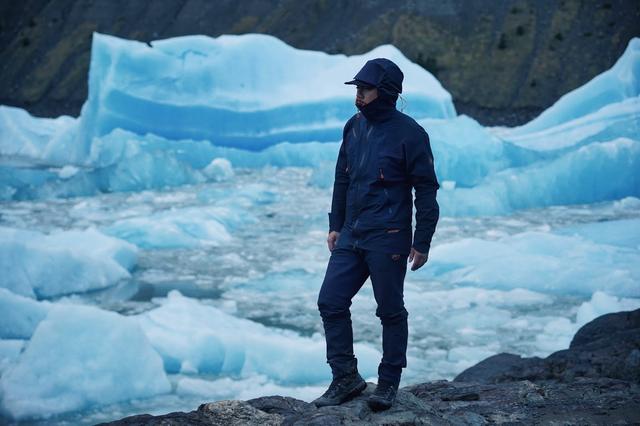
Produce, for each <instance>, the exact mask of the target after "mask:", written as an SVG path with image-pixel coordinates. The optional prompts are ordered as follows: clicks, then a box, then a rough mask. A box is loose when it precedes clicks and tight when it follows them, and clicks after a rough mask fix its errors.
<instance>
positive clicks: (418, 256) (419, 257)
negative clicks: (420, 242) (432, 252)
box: [409, 247, 427, 271]
mask: <svg viewBox="0 0 640 426" xmlns="http://www.w3.org/2000/svg"><path fill="white" fill-rule="evenodd" d="M411 262H413V264H412V265H411V270H412V271H415V270H416V269H420V268H421V267H422V265H424V264H425V263H427V255H426V254H422V253H420V252H419V251H418V250H416V249H414V248H413V247H411V253H409V263H411Z"/></svg>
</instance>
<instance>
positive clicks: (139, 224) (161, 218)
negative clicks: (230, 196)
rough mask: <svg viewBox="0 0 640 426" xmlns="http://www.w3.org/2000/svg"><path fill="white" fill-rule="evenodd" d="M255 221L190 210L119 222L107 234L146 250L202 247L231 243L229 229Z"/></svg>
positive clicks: (230, 212)
mask: <svg viewBox="0 0 640 426" xmlns="http://www.w3.org/2000/svg"><path fill="white" fill-rule="evenodd" d="M254 220H255V219H254V218H253V217H252V216H251V215H249V214H248V213H246V212H243V214H241V215H240V214H238V212H237V211H236V210H235V209H231V208H225V207H199V208H195V207H189V208H183V209H173V210H167V211H162V212H159V213H154V214H153V215H151V216H144V217H133V218H129V219H122V220H118V221H116V222H114V223H113V224H112V225H110V226H108V227H107V228H105V230H104V231H105V232H106V233H107V234H109V235H113V236H116V237H118V238H122V239H124V240H127V241H129V242H131V243H133V244H135V245H137V246H138V247H142V248H179V247H198V246H201V245H220V244H224V243H226V242H229V241H230V240H231V234H229V232H228V231H227V227H237V226H239V225H240V224H243V223H247V222H252V221H254Z"/></svg>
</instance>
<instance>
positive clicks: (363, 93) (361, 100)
mask: <svg viewBox="0 0 640 426" xmlns="http://www.w3.org/2000/svg"><path fill="white" fill-rule="evenodd" d="M377 97H378V89H376V88H375V87H370V86H356V105H357V106H358V107H363V106H365V105H366V104H368V103H369V102H371V101H373V100H374V99H375V98H377Z"/></svg>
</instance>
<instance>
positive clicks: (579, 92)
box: [511, 37, 640, 135]
mask: <svg viewBox="0 0 640 426" xmlns="http://www.w3.org/2000/svg"><path fill="white" fill-rule="evenodd" d="M639 95H640V38H637V37H636V38H633V39H631V40H630V41H629V44H628V45H627V48H626V50H625V51H624V53H623V54H622V56H621V57H620V58H619V59H618V61H617V62H616V63H615V64H614V65H613V67H611V69H609V70H608V71H605V72H603V73H602V74H599V75H597V76H596V77H594V78H593V79H592V80H591V81H589V82H588V83H586V84H585V85H583V86H581V87H579V88H577V89H575V90H573V91H571V92H569V93H567V94H566V95H564V96H562V97H561V98H560V99H559V100H558V101H557V102H556V103H555V104H553V105H552V106H551V107H550V108H547V109H546V110H545V111H544V112H543V113H542V114H540V116H538V117H537V118H535V119H534V120H532V121H530V122H529V123H527V124H525V125H523V126H520V127H518V128H516V129H514V130H513V131H512V132H511V134H513V135H521V134H523V133H530V132H535V131H539V130H542V129H546V128H549V127H552V126H555V125H558V124H561V123H564V122H567V121H570V120H573V119H576V118H578V117H582V116H585V115H587V114H590V113H593V112H595V111H598V110H599V109H601V108H602V107H604V106H606V105H609V104H614V103H617V102H621V101H624V100H625V99H627V98H633V97H637V96H639ZM636 108H637V107H636ZM636 113H637V109H636Z"/></svg>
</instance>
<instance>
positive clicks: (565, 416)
mask: <svg viewBox="0 0 640 426" xmlns="http://www.w3.org/2000/svg"><path fill="white" fill-rule="evenodd" d="M639 360H640V310H636V311H633V312H620V313H616V314H608V315H604V316H602V317H600V318H597V319H596V320H594V321H592V322H591V323H589V324H587V325H585V326H584V327H582V328H581V329H580V330H579V331H578V333H577V334H576V335H575V337H574V339H573V342H572V343H571V346H570V347H569V349H567V350H563V351H559V352H555V353H553V354H552V355H550V356H549V357H547V358H544V359H541V358H521V357H519V356H516V355H511V354H500V355H496V356H493V357H490V358H488V359H486V360H484V361H482V362H480V363H479V364H477V365H476V366H474V367H471V368H470V369H468V370H466V371H464V372H463V373H461V374H460V375H459V376H458V377H456V379H455V380H454V381H453V382H449V381H446V380H443V381H436V382H429V383H422V384H418V385H413V386H407V387H404V388H402V389H401V390H400V391H399V392H398V398H397V400H396V403H395V404H394V406H393V407H392V408H391V409H390V410H388V411H384V412H381V413H374V412H372V411H371V410H369V408H368V406H367V404H366V397H367V395H368V394H370V393H371V392H372V391H373V389H374V385H373V384H369V386H368V387H367V389H366V390H365V392H364V394H363V395H361V396H359V397H358V398H356V399H354V400H352V401H349V402H347V403H345V404H342V405H340V406H337V407H323V408H320V409H318V408H316V407H315V406H313V405H312V404H309V403H306V402H304V401H300V400H296V399H293V398H288V397H281V396H266V397H261V398H256V399H252V400H249V401H220V402H214V403H207V404H202V405H201V406H200V407H199V408H198V409H197V410H196V411H192V412H190V413H170V414H166V415H163V416H155V417H154V416H150V415H139V416H132V417H127V418H124V419H122V420H119V421H115V422H111V423H108V424H109V425H130V426H132V425H256V426H258V425H260V426H263V425H339V424H343V425H365V424H366V425H432V424H433V425H484V424H527V425H529V424H545V425H546V424H562V425H584V424H602V425H609V424H638V423H640V376H639V375H638V373H639V372H640V368H638V365H639V364H638V362H639Z"/></svg>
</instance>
